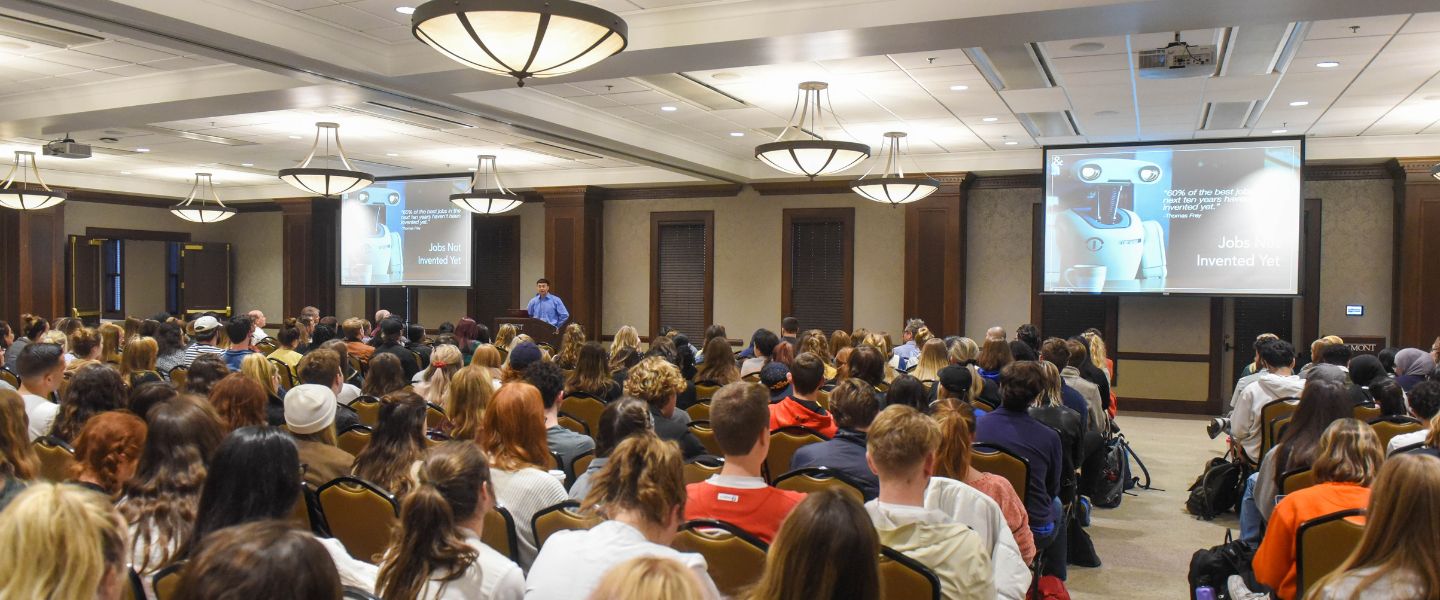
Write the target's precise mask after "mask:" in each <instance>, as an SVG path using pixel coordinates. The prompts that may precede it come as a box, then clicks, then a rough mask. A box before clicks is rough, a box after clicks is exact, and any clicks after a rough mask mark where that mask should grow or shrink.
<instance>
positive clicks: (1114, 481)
mask: <svg viewBox="0 0 1440 600" xmlns="http://www.w3.org/2000/svg"><path fill="white" fill-rule="evenodd" d="M1121 439H1122V438H1120V437H1119V436H1116V437H1113V438H1111V439H1110V440H1108V441H1106V442H1105V446H1104V447H1103V448H1101V449H1100V451H1099V452H1096V453H1094V454H1092V455H1090V456H1091V458H1090V460H1089V461H1088V462H1089V463H1090V464H1089V465H1087V467H1086V468H1085V469H1084V476H1085V477H1084V481H1082V482H1081V484H1080V493H1081V494H1083V495H1086V496H1090V502H1091V504H1094V505H1095V506H1098V507H1101V508H1115V507H1117V506H1120V498H1121V497H1123V496H1124V495H1125V480H1126V479H1127V478H1128V473H1127V472H1126V471H1127V467H1128V466H1129V465H1127V464H1126V463H1127V461H1126V460H1125V447H1124V446H1122V445H1121V444H1122V441H1121Z"/></svg>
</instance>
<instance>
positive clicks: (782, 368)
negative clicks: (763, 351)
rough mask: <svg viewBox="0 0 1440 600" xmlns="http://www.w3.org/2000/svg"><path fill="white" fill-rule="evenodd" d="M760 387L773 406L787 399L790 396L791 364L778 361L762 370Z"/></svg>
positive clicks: (772, 362)
mask: <svg viewBox="0 0 1440 600" xmlns="http://www.w3.org/2000/svg"><path fill="white" fill-rule="evenodd" d="M777 347H778V346H777ZM760 385H762V386H764V387H765V392H766V393H767V394H769V396H770V402H771V403H772V404H773V403H777V402H779V401H781V400H783V399H785V397H786V396H789V395H790V364H789V363H783V362H780V361H778V360H776V361H771V362H770V363H768V364H766V365H765V366H764V367H762V368H761V369H760Z"/></svg>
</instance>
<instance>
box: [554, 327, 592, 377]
mask: <svg viewBox="0 0 1440 600" xmlns="http://www.w3.org/2000/svg"><path fill="white" fill-rule="evenodd" d="M584 345H585V328H584V327H581V326H580V324H579V323H571V324H569V325H566V326H565V335H564V336H563V337H561V338H560V353H559V354H557V355H555V364H557V365H559V366H560V368H562V369H572V370H573V369H574V368H575V361H577V360H579V359H580V347H581V346H584Z"/></svg>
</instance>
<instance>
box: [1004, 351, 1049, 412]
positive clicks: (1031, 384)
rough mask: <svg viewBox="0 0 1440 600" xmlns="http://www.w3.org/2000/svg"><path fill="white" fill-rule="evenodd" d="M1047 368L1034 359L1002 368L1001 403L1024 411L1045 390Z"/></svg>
mask: <svg viewBox="0 0 1440 600" xmlns="http://www.w3.org/2000/svg"><path fill="white" fill-rule="evenodd" d="M1045 383H1046V381H1045V369H1043V368H1041V367H1040V364H1039V363H1036V362H1034V361H1028V360H1025V361H1019V362H1013V363H1010V364H1008V365H1005V368H1004V369H1001V370H1000V405H1001V406H1003V407H1005V410H1010V411H1015V412H1024V411H1025V410H1027V409H1028V408H1029V407H1030V403H1032V402H1034V401H1035V398H1037V397H1039V396H1040V392H1042V391H1044V390H1045Z"/></svg>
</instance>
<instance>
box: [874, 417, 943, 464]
mask: <svg viewBox="0 0 1440 600" xmlns="http://www.w3.org/2000/svg"><path fill="white" fill-rule="evenodd" d="M865 437H866V443H865V454H866V455H867V456H869V457H870V460H871V462H874V463H875V470H877V471H889V472H896V471H905V470H907V469H913V468H915V467H916V466H918V465H919V463H921V462H923V461H924V460H925V457H927V456H930V455H931V454H934V453H935V450H936V449H938V448H939V447H940V425H939V424H937V423H936V422H935V420H934V419H931V418H930V417H927V416H925V415H924V414H921V413H920V411H918V410H915V409H914V408H913V407H910V406H906V405H903V404H892V405H890V406H887V407H885V410H882V411H880V414H879V415H876V416H875V420H874V421H873V422H871V423H870V429H869V430H867V431H866V434H865Z"/></svg>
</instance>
